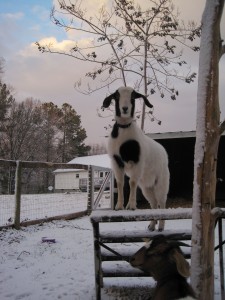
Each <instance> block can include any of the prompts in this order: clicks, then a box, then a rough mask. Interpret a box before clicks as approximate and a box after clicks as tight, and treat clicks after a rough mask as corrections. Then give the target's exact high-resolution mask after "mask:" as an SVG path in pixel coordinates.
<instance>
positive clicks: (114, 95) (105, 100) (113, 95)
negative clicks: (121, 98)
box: [102, 91, 118, 109]
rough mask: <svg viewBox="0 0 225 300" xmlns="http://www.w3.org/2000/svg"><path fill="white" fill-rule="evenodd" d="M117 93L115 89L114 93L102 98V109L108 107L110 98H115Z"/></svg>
mask: <svg viewBox="0 0 225 300" xmlns="http://www.w3.org/2000/svg"><path fill="white" fill-rule="evenodd" d="M117 93H118V92H117V91H116V92H115V93H113V94H111V95H109V96H108V97H106V98H105V99H104V101H103V104H102V109H104V108H108V107H109V105H110V104H111V102H112V100H113V99H116V97H117Z"/></svg>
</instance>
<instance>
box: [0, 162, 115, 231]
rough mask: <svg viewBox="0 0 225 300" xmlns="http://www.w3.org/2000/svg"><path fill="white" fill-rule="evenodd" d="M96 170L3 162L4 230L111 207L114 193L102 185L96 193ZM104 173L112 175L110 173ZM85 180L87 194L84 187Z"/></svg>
mask: <svg viewBox="0 0 225 300" xmlns="http://www.w3.org/2000/svg"><path fill="white" fill-rule="evenodd" d="M96 170H98V168H97V167H92V166H87V165H77V164H59V163H47V162H24V161H9V160H8V161H7V160H0V227H4V226H14V227H15V228H19V227H20V225H21V224H22V225H29V224H34V223H35V221H37V222H36V223H38V221H39V222H41V221H45V220H46V221H47V220H53V219H60V218H62V217H63V218H65V219H70V218H74V217H77V216H81V215H83V214H87V213H88V212H89V213H90V212H91V210H92V209H93V208H94V209H98V208H110V207H111V200H110V199H111V194H110V191H106V190H105V188H103V189H101V188H102V186H101V188H100V190H99V191H95V181H96V180H95V179H96V178H95V174H96V172H97V171H96ZM104 171H105V174H106V175H107V176H108V175H109V170H104ZM101 173H103V171H102V169H101ZM107 176H106V177H107ZM109 177H110V176H109ZM81 179H82V180H81ZM83 179H85V180H86V183H87V188H86V192H82V191H81V190H83V189H81V188H80V184H81V182H83ZM103 183H104V180H103ZM105 187H107V182H105ZM99 195H100V196H99ZM95 198H96V199H97V200H95Z"/></svg>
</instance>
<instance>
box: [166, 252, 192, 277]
mask: <svg viewBox="0 0 225 300" xmlns="http://www.w3.org/2000/svg"><path fill="white" fill-rule="evenodd" d="M171 259H172V260H173V261H175V263H176V265H177V271H178V272H179V274H180V275H181V276H183V277H186V278H187V277H189V276H190V265H189V263H188V262H187V261H186V259H185V258H184V256H183V254H182V253H180V251H179V250H177V249H174V250H173V251H171Z"/></svg>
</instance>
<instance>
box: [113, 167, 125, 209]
mask: <svg viewBox="0 0 225 300" xmlns="http://www.w3.org/2000/svg"><path fill="white" fill-rule="evenodd" d="M115 176H116V183H117V191H118V199H117V204H116V207H115V209H116V210H120V209H124V207H123V205H124V195H123V186H124V173H123V172H116V174H115Z"/></svg>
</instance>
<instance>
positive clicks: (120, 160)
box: [113, 154, 124, 169]
mask: <svg viewBox="0 0 225 300" xmlns="http://www.w3.org/2000/svg"><path fill="white" fill-rule="evenodd" d="M113 158H114V159H115V161H116V162H117V165H118V166H119V168H121V169H123V168H124V162H123V161H122V159H121V158H120V157H119V155H116V154H115V155H113Z"/></svg>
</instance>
